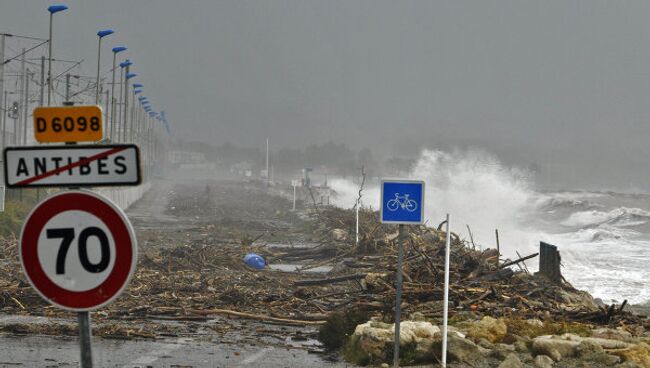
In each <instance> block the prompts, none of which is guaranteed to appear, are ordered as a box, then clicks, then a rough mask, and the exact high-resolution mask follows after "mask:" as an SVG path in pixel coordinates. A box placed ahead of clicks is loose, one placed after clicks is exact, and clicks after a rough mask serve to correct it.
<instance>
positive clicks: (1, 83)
mask: <svg viewBox="0 0 650 368" xmlns="http://www.w3.org/2000/svg"><path fill="white" fill-rule="evenodd" d="M5 37H6V35H5V34H0V99H1V98H2V96H3V95H4V91H5ZM0 112H1V113H2V116H1V117H0V123H1V124H2V135H3V137H4V134H5V116H7V102H6V98H5V101H0ZM2 148H3V149H4V148H5V144H4V139H3V142H2Z"/></svg>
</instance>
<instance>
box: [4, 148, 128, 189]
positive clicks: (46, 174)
mask: <svg viewBox="0 0 650 368" xmlns="http://www.w3.org/2000/svg"><path fill="white" fill-rule="evenodd" d="M127 148H129V146H125V147H115V148H111V149H109V150H108V151H104V152H102V153H98V154H96V155H94V156H90V157H88V158H85V159H83V160H80V161H77V162H73V163H71V164H68V165H65V166H61V167H59V168H58V169H54V170H52V171H48V172H44V173H42V174H41V175H37V176H34V177H31V178H28V179H25V180H23V181H19V182H18V183H16V184H15V185H27V184H31V183H33V182H35V181H38V180H41V179H44V178H47V177H49V176H52V175H56V174H58V173H61V172H63V171H66V170H70V169H74V168H75V167H77V166H81V165H85V164H87V163H89V162H91V161H95V160H99V159H102V158H105V157H108V156H110V155H112V154H114V153H118V152H120V151H124V150H125V149H127Z"/></svg>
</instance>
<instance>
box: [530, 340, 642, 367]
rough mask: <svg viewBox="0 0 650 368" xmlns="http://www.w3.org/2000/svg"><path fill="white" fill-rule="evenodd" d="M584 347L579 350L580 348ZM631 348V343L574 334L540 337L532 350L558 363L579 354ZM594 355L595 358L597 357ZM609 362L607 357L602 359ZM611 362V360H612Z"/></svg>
mask: <svg viewBox="0 0 650 368" xmlns="http://www.w3.org/2000/svg"><path fill="white" fill-rule="evenodd" d="M582 343H584V344H583V345H582V347H581V348H580V349H578V346H581V344H582ZM628 347H630V344H629V343H626V342H624V341H619V340H612V339H603V338H598V337H581V336H578V335H574V334H569V333H567V334H564V335H561V336H550V335H545V336H538V337H536V338H535V339H533V346H532V350H533V353H534V354H535V355H539V354H544V355H548V356H549V357H551V358H553V360H555V361H556V362H558V361H560V360H561V359H562V358H567V357H573V356H576V355H577V353H578V352H581V353H584V354H589V353H594V354H596V355H598V354H600V353H601V352H603V353H604V351H603V349H605V350H613V349H625V348H628ZM596 355H594V357H595V356H596ZM600 355H601V358H603V360H605V361H607V359H606V357H602V354H600ZM610 360H611V359H610Z"/></svg>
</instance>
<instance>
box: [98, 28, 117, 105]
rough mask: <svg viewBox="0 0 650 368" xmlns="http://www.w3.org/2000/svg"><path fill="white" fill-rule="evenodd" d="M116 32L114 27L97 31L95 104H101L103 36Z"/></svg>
mask: <svg viewBox="0 0 650 368" xmlns="http://www.w3.org/2000/svg"><path fill="white" fill-rule="evenodd" d="M113 33H115V31H113V30H112V29H103V30H101V31H99V32H97V37H99V42H98V46H97V80H96V82H95V84H96V86H95V87H96V88H95V90H96V91H95V105H98V104H99V65H100V61H101V57H102V38H104V37H106V36H108V35H112V34H113Z"/></svg>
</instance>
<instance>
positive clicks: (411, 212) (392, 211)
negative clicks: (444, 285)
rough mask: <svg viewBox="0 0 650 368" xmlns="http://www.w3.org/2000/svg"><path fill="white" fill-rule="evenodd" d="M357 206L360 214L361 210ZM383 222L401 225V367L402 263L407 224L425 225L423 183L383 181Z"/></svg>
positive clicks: (397, 302) (395, 350) (396, 353)
mask: <svg viewBox="0 0 650 368" xmlns="http://www.w3.org/2000/svg"><path fill="white" fill-rule="evenodd" d="M358 207H359V206H358V204H357V210H358ZM379 208H380V210H381V214H380V220H381V222H382V223H385V224H398V225H399V230H398V231H399V232H398V241H397V242H398V245H397V248H398V251H397V269H396V271H395V290H396V291H395V343H394V347H393V367H399V344H400V323H401V317H402V315H401V312H402V308H401V306H402V305H401V304H402V262H403V260H404V243H405V242H406V236H407V234H406V227H405V225H407V224H414V225H419V224H422V223H423V222H424V182H423V181H421V180H409V179H384V180H382V181H381V204H380V206H379Z"/></svg>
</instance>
